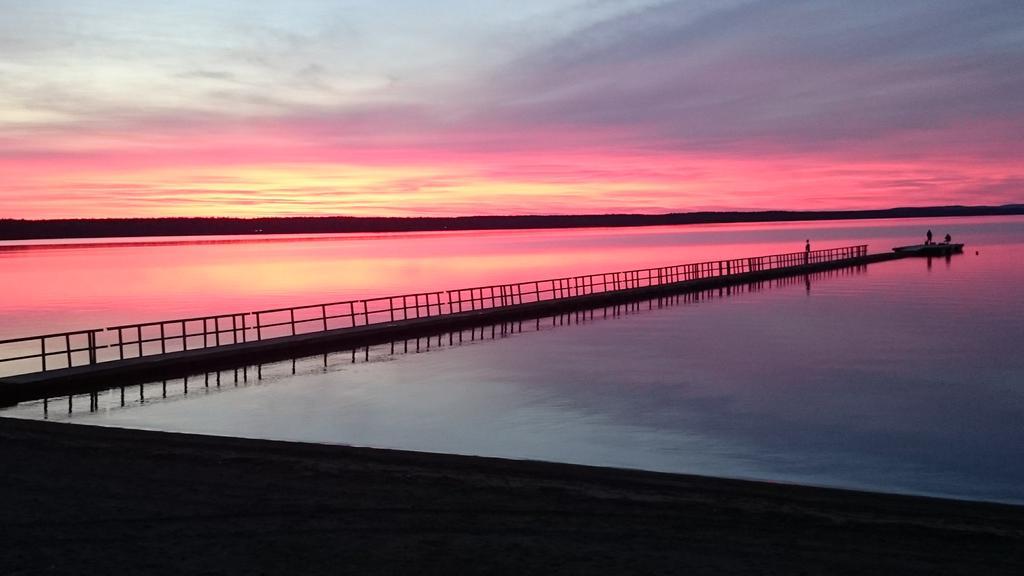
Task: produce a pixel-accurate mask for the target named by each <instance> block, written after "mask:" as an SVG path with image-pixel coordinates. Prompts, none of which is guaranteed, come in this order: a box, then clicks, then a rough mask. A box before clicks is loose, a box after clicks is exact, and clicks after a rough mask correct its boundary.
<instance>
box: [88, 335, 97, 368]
mask: <svg viewBox="0 0 1024 576" xmlns="http://www.w3.org/2000/svg"><path fill="white" fill-rule="evenodd" d="M95 363H96V331H95V330H90V331H89V364H95Z"/></svg>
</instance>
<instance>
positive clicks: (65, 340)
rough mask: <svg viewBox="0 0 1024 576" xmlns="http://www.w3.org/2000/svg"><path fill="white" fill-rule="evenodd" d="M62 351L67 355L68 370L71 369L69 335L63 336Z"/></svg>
mask: <svg viewBox="0 0 1024 576" xmlns="http://www.w3.org/2000/svg"><path fill="white" fill-rule="evenodd" d="M64 350H65V351H66V352H67V354H68V368H71V366H72V359H71V334H65V335H64Z"/></svg>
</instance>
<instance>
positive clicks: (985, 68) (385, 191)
mask: <svg viewBox="0 0 1024 576" xmlns="http://www.w3.org/2000/svg"><path fill="white" fill-rule="evenodd" d="M1022 158H1024V2H1020V1H1019V0H1006V1H994V0H963V1H953V0H927V1H924V0H921V1H919V0H900V1H899V2H893V1H892V0H884V1H881V0H858V1H857V2H850V1H848V0H842V1H840V0H836V1H830V0H820V1H797V0H792V1H791V0H771V1H761V0H716V1H705V0H680V1H658V2H652V1H645V0H616V1H613V0H516V1H512V0H507V1H506V0H431V1H429V2H428V1H413V0H378V1H375V2H357V1H344V0H287V1H285V0H281V1H270V0H175V1H174V2H167V1H154V0H33V1H31V2H25V1H24V0H0V218H33V219H35V218H77V217H133V216H145V217H152V216H240V217H250V216H276V215H280V216H288V215H353V216H362V215H382V216H421V215H422V216H449V215H470V214H570V213H610V212H615V213H663V212H677V211H693V210H764V209H797V210H799V209H815V210H817V209H871V208H886V207H893V206H933V205H948V204H966V205H979V204H1004V203H1019V202H1024V161H1022V160H1021V159H1022Z"/></svg>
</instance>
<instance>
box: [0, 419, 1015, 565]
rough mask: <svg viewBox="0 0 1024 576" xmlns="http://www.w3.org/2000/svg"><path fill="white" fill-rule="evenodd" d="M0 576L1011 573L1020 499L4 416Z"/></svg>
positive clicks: (0, 444) (0, 448)
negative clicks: (885, 491)
mask: <svg viewBox="0 0 1024 576" xmlns="http://www.w3.org/2000/svg"><path fill="white" fill-rule="evenodd" d="M0 463H2V466H3V472H2V473H0V514H2V518H0V574H34V573H46V574H67V573H82V574H344V573H354V574H381V573H383V574H390V573H395V574H401V573H408V574H524V573H534V574H588V575H591V574H1024V507H1015V506H1004V505H996V504H979V503H966V502H958V501H950V500H939V499H928V498H914V497H903V496H889V495H880V494H869V493H861V492H849V491H840V490H827V489H817V488H806V487H799V486H786V485H774V484H766V483H755V482H742V481H732V480H721V479H714V478H703V477H695V476H682V475H672V474H656V473H647V472H635V471H624V470H615V469H607V468H590V467H582V466H570V465H560V464H546V463H538V462H519V461H509V460H498V459H487V458H470V457H459V456H445V455H438V454H420V453H411V452H396V451H386V450H371V449H359V448H345V447H337V446H321V445H311V444H294V443H283V442H267V441H253V440H240V439H232V438H216V437H207V436H193V435H182V434H165V433H158V432H142V431H129V430H119V429H103V428H94V427H86V426H76V425H70V424H52V423H46V422H25V421H17V420H9V419H2V418H0Z"/></svg>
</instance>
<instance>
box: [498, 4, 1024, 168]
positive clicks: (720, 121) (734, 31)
mask: <svg viewBox="0 0 1024 576" xmlns="http://www.w3.org/2000/svg"><path fill="white" fill-rule="evenodd" d="M690 11H691V6H690V3H688V2H667V3H664V4H660V5H657V6H653V7H650V8H648V9H645V10H639V11H636V12H633V13H631V14H629V15H626V16H622V17H617V18H612V19H609V20H606V21H604V22H601V23H599V24H597V25H594V26H592V27H589V28H586V29H584V30H581V31H579V32H577V33H575V34H571V35H569V36H567V37H565V38H563V39H562V40H560V41H558V42H556V43H553V44H551V45H549V46H546V47H545V48H544V49H543V50H540V51H537V52H535V53H532V54H529V55H527V56H524V57H523V58H521V59H519V60H517V61H516V62H514V63H512V64H511V65H509V66H508V67H507V68H506V69H504V70H501V71H500V72H499V73H498V74H496V75H495V86H496V90H495V92H494V94H495V99H496V100H498V101H499V105H498V106H496V107H495V109H494V113H495V114H500V115H502V116H504V117H505V118H507V119H509V120H515V121H518V122H532V123H539V124H544V123H550V122H558V123H562V124H565V123H570V124H574V125H581V126H588V127H593V126H604V127H611V126H615V127H624V128H629V129H632V130H636V131H637V133H638V134H639V135H640V136H642V137H646V138H650V139H651V141H652V142H657V145H658V146H670V147H680V148H687V149H692V148H699V149H703V150H709V149H715V150H730V149H744V148H747V149H749V148H751V147H756V148H757V149H760V150H764V149H765V148H766V147H769V146H770V147H774V148H781V149H785V150H812V149H818V148H820V147H822V146H836V147H841V146H843V145H847V144H849V143H850V142H862V141H868V140H872V139H877V138H884V137H888V136H892V135H896V134H900V133H904V132H912V131H918V130H920V131H925V130H935V129H936V128H940V127H949V128H951V129H955V128H956V127H957V126H958V125H961V124H964V123H973V122H983V123H995V122H1005V123H1011V124H1013V125H1014V126H1016V127H1021V126H1024V122H1022V117H1024V99H1022V98H1020V94H1021V93H1024V74H1021V73H1020V70H1024V32H1022V31H1024V4H1021V3H1019V2H1016V1H1014V0H1010V1H979V2H970V3H964V2H954V1H942V2H936V1H914V0H910V1H906V2H899V3H892V2H888V1H879V0H865V1H859V2H841V1H829V0H822V1H814V2H810V1H792V0H782V1H778V0H771V1H767V0H762V1H755V2H748V3H743V4H741V5H738V6H731V7H728V8H725V9H720V10H715V11H712V12H710V13H705V14H703V15H702V16H701V17H700V18H697V19H693V18H691V17H689V14H690ZM640 129H642V130H640Z"/></svg>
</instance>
